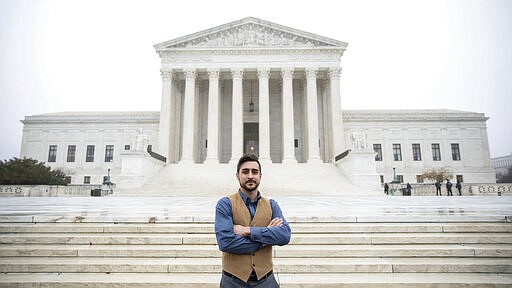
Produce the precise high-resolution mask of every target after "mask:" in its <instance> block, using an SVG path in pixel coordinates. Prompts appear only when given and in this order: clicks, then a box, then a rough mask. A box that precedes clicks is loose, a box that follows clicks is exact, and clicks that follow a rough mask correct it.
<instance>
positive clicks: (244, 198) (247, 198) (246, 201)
mask: <svg viewBox="0 0 512 288" xmlns="http://www.w3.org/2000/svg"><path fill="white" fill-rule="evenodd" d="M238 194H240V196H242V200H244V203H245V204H249V203H251V199H249V197H247V195H245V194H244V193H243V192H242V190H240V189H238ZM260 199H261V195H260V191H258V196H257V197H256V202H254V203H258V201H260Z"/></svg>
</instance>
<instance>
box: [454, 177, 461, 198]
mask: <svg viewBox="0 0 512 288" xmlns="http://www.w3.org/2000/svg"><path fill="white" fill-rule="evenodd" d="M455 188H457V191H459V196H462V183H460V180H459V179H457V184H455Z"/></svg>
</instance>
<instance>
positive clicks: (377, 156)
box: [373, 144, 382, 161]
mask: <svg viewBox="0 0 512 288" xmlns="http://www.w3.org/2000/svg"><path fill="white" fill-rule="evenodd" d="M373 151H374V152H375V153H377V154H375V161H382V146H381V145H380V144H373Z"/></svg>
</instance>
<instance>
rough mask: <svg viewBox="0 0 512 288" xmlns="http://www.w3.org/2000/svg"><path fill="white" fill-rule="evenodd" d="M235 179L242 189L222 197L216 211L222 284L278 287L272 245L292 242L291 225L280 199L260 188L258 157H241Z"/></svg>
mask: <svg viewBox="0 0 512 288" xmlns="http://www.w3.org/2000/svg"><path fill="white" fill-rule="evenodd" d="M236 178H237V179H238V182H239V183H240V188H239V190H238V191H237V192H236V193H234V194H232V195H230V196H229V197H224V198H222V199H220V200H219V201H218V202H217V207H216V212H215V236H216V237H217V244H218V245H219V250H220V251H222V252H223V253H222V270H223V271H222V278H221V282H220V287H221V288H230V287H233V288H234V287H261V288H263V287H265V288H267V287H270V288H271V287H279V285H278V284H277V281H276V279H275V277H274V274H273V270H272V269H273V264H272V246H274V245H280V246H281V245H286V244H288V242H290V236H291V230H290V226H289V225H288V222H286V220H285V219H284V217H283V213H282V212H281V208H279V205H278V204H277V202H275V201H274V200H269V199H267V198H264V197H261V195H260V192H259V191H258V186H259V184H260V180H261V164H260V162H259V161H258V157H256V156H255V155H245V156H242V157H241V158H240V160H238V165H237V172H236Z"/></svg>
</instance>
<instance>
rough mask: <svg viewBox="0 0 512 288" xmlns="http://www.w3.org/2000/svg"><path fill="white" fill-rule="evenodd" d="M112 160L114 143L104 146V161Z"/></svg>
mask: <svg viewBox="0 0 512 288" xmlns="http://www.w3.org/2000/svg"><path fill="white" fill-rule="evenodd" d="M112 161H114V145H107V146H105V162H112Z"/></svg>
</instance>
